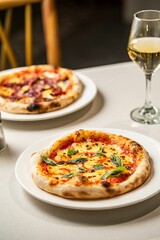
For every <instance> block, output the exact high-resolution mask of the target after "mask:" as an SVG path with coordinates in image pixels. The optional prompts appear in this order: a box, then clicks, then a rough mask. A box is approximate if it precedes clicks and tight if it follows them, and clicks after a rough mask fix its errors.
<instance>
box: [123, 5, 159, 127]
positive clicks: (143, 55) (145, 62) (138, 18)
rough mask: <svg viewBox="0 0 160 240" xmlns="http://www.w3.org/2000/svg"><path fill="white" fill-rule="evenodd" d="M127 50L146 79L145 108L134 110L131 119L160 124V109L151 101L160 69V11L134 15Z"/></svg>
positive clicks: (141, 12)
mask: <svg viewBox="0 0 160 240" xmlns="http://www.w3.org/2000/svg"><path fill="white" fill-rule="evenodd" d="M127 50H128V54H129V57H130V58H131V60H132V61H134V62H136V63H137V64H138V65H139V67H140V68H141V69H142V70H143V71H144V73H145V77H146V96H145V102H144V106H143V107H141V108H136V109H134V110H133V111H132V112H131V118H132V119H133V120H135V121H137V122H140V123H146V124H157V123H160V109H158V108H157V107H155V106H153V104H152V100H151V79H152V75H153V73H154V72H155V71H156V70H157V69H158V68H159V67H160V11H157V10H144V11H139V12H137V13H135V14H134V19H133V22H132V27H131V33H130V37H129V42H128V49H127Z"/></svg>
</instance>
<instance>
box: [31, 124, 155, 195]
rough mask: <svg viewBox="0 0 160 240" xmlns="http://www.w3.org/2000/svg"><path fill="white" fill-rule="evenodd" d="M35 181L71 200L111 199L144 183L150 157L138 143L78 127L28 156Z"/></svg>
mask: <svg viewBox="0 0 160 240" xmlns="http://www.w3.org/2000/svg"><path fill="white" fill-rule="evenodd" d="M30 166H31V174H32V178H33V181H34V183H35V184H36V185H37V186H38V187H39V188H41V189H43V190H44V191H46V192H48V193H51V194H55V195H58V196H61V197H63V198H70V199H101V198H112V197H115V196H118V195H121V194H124V193H127V192H129V191H131V190H134V189H136V188H138V187H139V186H141V185H142V184H144V182H145V181H146V180H147V178H148V177H149V176H150V174H151V164H150V158H149V154H148V153H147V151H146V150H145V149H144V147H143V146H141V145H140V144H139V143H138V142H136V141H134V140H132V139H129V138H127V137H125V136H121V135H117V134H113V133H108V132H104V131H99V130H85V129H80V130H76V131H74V132H72V133H69V134H67V135H66V136H64V137H62V138H60V139H58V140H56V141H55V142H54V143H53V144H51V145H50V146H49V147H48V148H46V149H43V150H40V151H38V152H37V153H34V154H33V155H32V157H31V165H30Z"/></svg>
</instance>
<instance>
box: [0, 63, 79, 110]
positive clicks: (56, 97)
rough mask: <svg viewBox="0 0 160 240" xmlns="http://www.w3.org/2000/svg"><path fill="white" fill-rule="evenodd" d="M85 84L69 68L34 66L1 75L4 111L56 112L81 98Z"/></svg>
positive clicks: (0, 102) (0, 107)
mask: <svg viewBox="0 0 160 240" xmlns="http://www.w3.org/2000/svg"><path fill="white" fill-rule="evenodd" d="M82 90H83V86H82V82H81V81H80V79H79V78H78V76H77V75H76V74H75V73H74V72H73V71H72V70H69V69H66V68H61V67H55V66H51V65H37V66H30V67H26V68H24V69H19V70H18V71H16V72H13V73H10V74H7V75H5V74H4V75H2V76H1V77H0V110H3V111H5V112H9V113H17V114H18V113H20V114H23V113H24V114H38V113H46V112H51V111H55V110H58V109H61V108H64V107H66V106H68V105H69V104H71V103H73V102H74V101H75V100H76V99H78V98H79V97H80V95H81V93H82Z"/></svg>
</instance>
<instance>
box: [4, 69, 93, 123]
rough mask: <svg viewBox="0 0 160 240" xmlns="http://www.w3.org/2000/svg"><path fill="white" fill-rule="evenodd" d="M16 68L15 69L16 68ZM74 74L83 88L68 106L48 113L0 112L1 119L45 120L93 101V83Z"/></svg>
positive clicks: (84, 77) (63, 114)
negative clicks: (80, 93)
mask: <svg viewBox="0 0 160 240" xmlns="http://www.w3.org/2000/svg"><path fill="white" fill-rule="evenodd" d="M18 69H19V68H18ZM18 69H17V70H18ZM17 70H16V69H14V70H6V71H3V72H1V73H0V75H3V74H8V73H12V72H13V71H14V72H15V71H17ZM75 74H76V75H78V77H79V78H80V80H81V81H82V83H83V85H84V90H83V93H82V95H81V97H80V98H79V99H77V100H76V101H75V102H73V103H72V104H70V105H69V106H67V107H65V108H62V109H60V110H57V111H53V112H48V113H41V114H13V113H7V112H3V111H2V112H1V113H2V114H1V115H2V119H4V120H10V121H39V120H47V119H52V118H57V117H62V116H65V115H67V114H70V113H73V112H75V111H78V110H80V109H82V108H83V107H85V106H87V105H88V104H89V103H91V102H92V101H93V99H94V98H95V96H96V93H97V88H96V85H95V83H94V82H93V81H92V80H91V79H90V78H89V77H87V76H85V75H83V74H81V73H79V72H76V71H75Z"/></svg>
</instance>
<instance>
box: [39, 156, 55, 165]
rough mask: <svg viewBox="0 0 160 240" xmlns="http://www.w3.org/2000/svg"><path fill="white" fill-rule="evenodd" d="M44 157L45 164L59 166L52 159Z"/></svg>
mask: <svg viewBox="0 0 160 240" xmlns="http://www.w3.org/2000/svg"><path fill="white" fill-rule="evenodd" d="M41 157H42V160H43V161H44V162H45V163H47V164H49V165H52V166H56V165H57V163H56V162H55V161H54V160H53V159H51V158H48V157H46V156H44V155H43V156H41Z"/></svg>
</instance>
